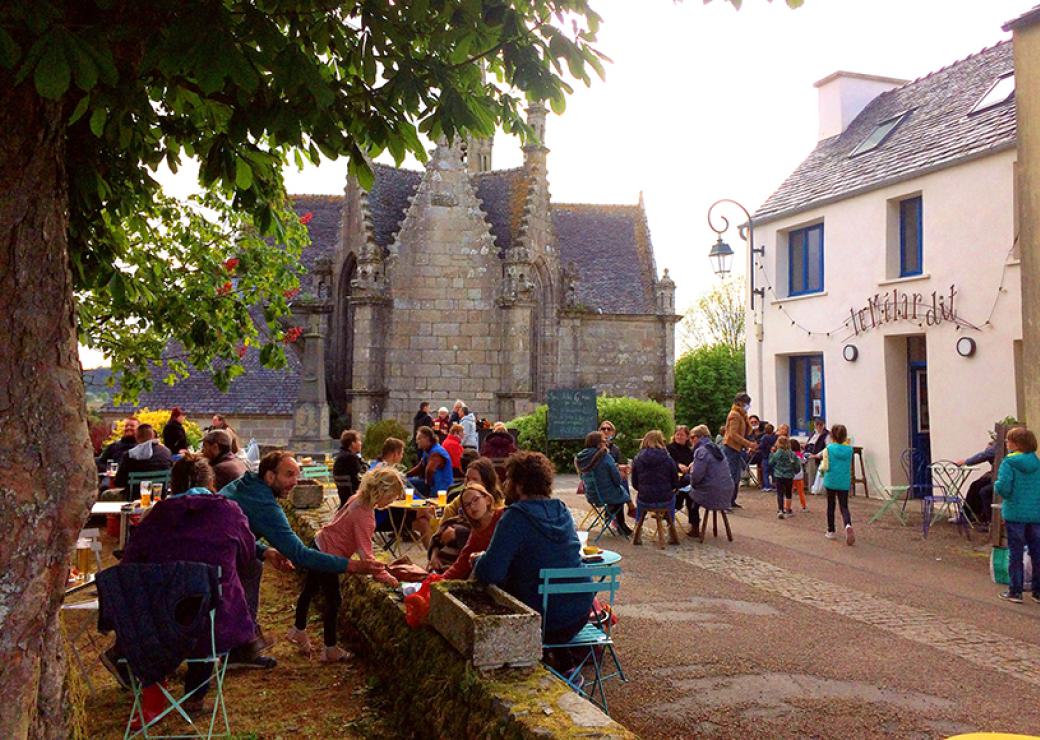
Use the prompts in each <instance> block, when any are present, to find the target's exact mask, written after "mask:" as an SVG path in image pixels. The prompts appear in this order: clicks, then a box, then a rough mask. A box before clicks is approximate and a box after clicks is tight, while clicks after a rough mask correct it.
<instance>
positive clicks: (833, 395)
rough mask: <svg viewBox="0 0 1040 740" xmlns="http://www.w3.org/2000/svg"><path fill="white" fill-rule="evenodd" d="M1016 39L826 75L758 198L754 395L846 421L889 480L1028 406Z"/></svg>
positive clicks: (765, 404) (802, 423) (796, 426)
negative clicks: (773, 186)
mask: <svg viewBox="0 0 1040 740" xmlns="http://www.w3.org/2000/svg"><path fill="white" fill-rule="evenodd" d="M1011 51H1012V49H1011V43H1010V42H1005V43H1001V44H998V45H997V46H994V47H991V48H989V49H986V50H984V51H982V52H980V53H978V54H976V55H974V56H971V57H969V58H967V59H964V60H962V61H959V62H956V63H954V64H952V65H950V66H948V67H946V68H944V69H942V70H939V71H938V72H935V73H933V74H931V75H928V76H927V77H924V78H921V79H919V80H915V81H913V82H907V83H904V82H903V81H901V80H892V79H888V78H879V77H874V76H867V75H858V74H851V73H847V72H837V73H835V74H833V75H831V76H829V77H827V78H825V79H823V80H820V82H818V83H816V87H817V88H818V89H819V104H820V132H819V143H818V144H817V146H816V148H815V150H814V151H813V152H812V153H811V154H810V155H809V156H808V157H807V158H806V159H805V161H803V162H802V164H801V165H800V166H799V167H798V168H797V169H796V170H795V171H794V172H793V173H792V174H791V175H790V176H789V177H788V178H787V179H786V180H785V181H784V183H783V184H782V185H781V186H780V188H779V189H778V190H777V191H776V192H775V193H773V195H771V196H770V197H769V198H768V199H767V200H766V202H765V203H764V204H763V205H762V206H761V207H760V208H759V209H758V211H757V212H756V213H755V215H754V226H755V234H754V236H755V246H756V247H757V246H765V256H764V257H758V258H756V261H757V267H756V272H755V279H756V282H757V284H758V286H759V287H761V286H765V299H764V301H760V302H759V303H758V305H759V308H758V310H757V316H756V318H755V321H752V322H749V326H750V327H751V331H750V333H749V337H748V352H747V357H748V368H747V369H748V388H749V391H750V393H751V394H752V395H753V396H754V395H755V394H756V392H757V394H758V397H756V398H755V399H754V403H753V407H754V409H756V410H757V411H759V412H760V413H761V415H762V417H763V418H766V419H769V420H770V421H774V420H775V421H777V422H787V423H789V424H790V425H791V427H792V430H794V433H804V432H806V431H808V428H809V424H810V419H811V418H812V417H814V416H824V417H825V418H826V420H827V423H828V425H831V424H835V423H841V424H845V425H846V426H847V427H848V428H849V433H850V434H851V435H852V437H853V438H854V440H855V443H856V444H857V445H862V446H863V447H864V452H865V456H866V458H867V464H868V465H873V466H874V467H875V468H876V469H877V470H878V472H879V473H880V477H881V479H882V480H883V481H885V482H888V481H890V480H895V481H901V480H905V477H904V474H903V472H902V468H901V465H900V455H901V453H902V452H903V450H905V449H907V448H908V447H910V446H911V445H913V446H914V447H915V448H918V449H922V450H924V451H926V452H927V453H928V454H929V455H930V458H931V459H933V460H938V459H957V458H962V457H966V456H967V455H969V454H971V453H973V452H976V451H977V450H979V449H981V448H982V447H983V446H984V445H985V443H986V441H987V439H988V437H987V431H988V430H992V429H993V424H994V422H996V421H997V420H999V419H1003V418H1004V417H1006V416H1008V415H1012V416H1018V415H1020V413H1021V410H1022V409H1023V406H1024V401H1023V398H1022V391H1021V386H1022V384H1021V380H1020V378H1021V372H1020V364H1021V356H1022V352H1021V350H1022V342H1021V338H1022V319H1021V313H1020V305H1021V304H1020V292H1021V290H1020V278H1019V264H1018V256H1017V249H1016V246H1017V245H1016V244H1015V235H1016V233H1017V229H1016V224H1015V215H1014V213H1015V208H1014V202H1015V185H1014V180H1015V158H1016V154H1015V104H1014V95H1013V92H1014V76H1013V60H1012V53H1011ZM756 324H760V326H756Z"/></svg>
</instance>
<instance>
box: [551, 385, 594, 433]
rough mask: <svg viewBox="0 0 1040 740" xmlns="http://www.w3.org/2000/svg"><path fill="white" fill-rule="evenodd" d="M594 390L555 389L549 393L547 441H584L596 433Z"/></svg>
mask: <svg viewBox="0 0 1040 740" xmlns="http://www.w3.org/2000/svg"><path fill="white" fill-rule="evenodd" d="M598 424H599V413H598V412H597V411H596V389H595V388H556V389H553V390H550V391H549V422H548V425H547V426H548V430H547V431H548V433H547V437H548V439H585V435H586V434H588V433H589V432H594V431H596V426H597V425H598Z"/></svg>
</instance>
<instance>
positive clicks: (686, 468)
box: [665, 424, 718, 532]
mask: <svg viewBox="0 0 1040 740" xmlns="http://www.w3.org/2000/svg"><path fill="white" fill-rule="evenodd" d="M716 444H718V442H716ZM665 449H666V450H668V456H669V457H671V458H672V459H673V460H674V461H675V464H676V466H678V468H679V476H680V477H679V490H678V491H677V492H676V494H675V508H676V509H680V508H682V507H683V505H685V506H686V516H687V517H688V518H689V520H690V525H691V530H690V531H691V532H692V531H693V529H692V527H694V526H696V524H697V517H698V516H699V513H698V511H697V504H695V503H693V499H692V498H690V494H689V491H690V475H689V473H690V466H691V465H692V464H693V446H692V445H691V444H690V430H689V429H688V428H687V427H686V425H684V424H678V425H677V426H676V427H675V433H674V434H673V435H672V441H671V442H669V443H668V446H667V447H665Z"/></svg>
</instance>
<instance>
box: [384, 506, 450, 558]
mask: <svg viewBox="0 0 1040 740" xmlns="http://www.w3.org/2000/svg"><path fill="white" fill-rule="evenodd" d="M386 508H387V509H396V510H398V511H401V512H409V511H422V510H423V509H428V508H433V510H434V513H435V515H439V513H440V512H442V511H444V507H443V506H438V504H437V499H436V498H416V499H412V500H404V499H399V500H397V501H394V502H392V503H391V504H389V505H388V506H387V507H386ZM390 523H391V524H392V526H393V528H394V542H393V546H392V547H391V548H388V549H390V552H391V554H393V555H394V556H396V557H401V556H402V555H403V554H404V547H403V545H404V533H405V532H406V531H407V530H408V517H407V516H403V515H402V516H401V517H400V521H397V522H395V521H394V517H393V516H391V517H390Z"/></svg>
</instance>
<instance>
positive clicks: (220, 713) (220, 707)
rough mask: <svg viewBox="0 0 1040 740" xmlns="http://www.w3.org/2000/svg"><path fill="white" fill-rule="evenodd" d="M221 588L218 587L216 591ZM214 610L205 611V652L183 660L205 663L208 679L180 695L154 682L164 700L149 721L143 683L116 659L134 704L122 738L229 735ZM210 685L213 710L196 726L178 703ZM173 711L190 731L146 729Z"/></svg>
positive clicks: (158, 739) (223, 660) (224, 660)
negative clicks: (165, 732) (136, 725)
mask: <svg viewBox="0 0 1040 740" xmlns="http://www.w3.org/2000/svg"><path fill="white" fill-rule="evenodd" d="M216 570H217V580H218V582H219V579H220V568H219V567H217V568H216ZM221 591H222V589H218V593H220V592H221ZM216 615H217V610H216V607H214V608H212V609H210V612H209V645H210V651H209V655H207V656H205V657H203V658H188V659H187V660H186V661H185V662H186V663H188V665H189V666H190V665H192V664H202V663H208V664H210V666H211V672H210V676H209V678H207V679H206V681H205V683H203V684H201V685H200V686H198V687H196V688H194V689H192V690H191V691H190V692H188V693H187V694H184V695H183V696H181V697H180V698H176V697H174V696H173V694H171V693H170V691H169V689H167V688H166V686H165V685H163V683H159V684H156V685H157V686H158V687H159V689H160V691H162V694H163V698H165V699H166V702H167V707H166V708H165V709H164V710H163V711H162V712H160V713H159V714H158V715H156V716H155V718H154V719H152V721H151V722H148V723H146V722H145V717H144V704H143V694H142V690H143V688H144V687H143V686H142V685H141V682H140V681H138V680H137V677H136V676H135V675H134V672H133V671H132V670H131V669H130V666H129V664H128V663H127V661H126V659H125V658H120V660H119V662H120V663H123V664H124V665H126V667H127V673H128V674H129V676H130V690H131V691H132V692H133V696H134V704H133V707H131V709H130V717H129V718H128V719H127V721H126V730H125V731H124V733H123V740H129V739H130V738H134V737H144V738H155V739H156V740H161V739H163V738H167V739H169V738H212V737H214V731H216V736H217V737H228V738H230V737H231V723H230V722H229V721H228V716H227V706H226V703H225V701H224V673H225V671H226V670H227V653H218V652H217V633H216V627H215V621H216ZM210 684H211V685H212V686H213V688H214V692H213V693H214V697H213V709H212V711H211V712H210V713H209V723H208V726H205V727H200V726H199V724H196V722H195V721H194V720H193V719H192V717H191V715H189V714H188V713H187V712H186V711H185V710H184V707H183V706H182V705H183V704H184V702H185V701H187V700H188V699H190V698H191V697H192V696H194V695H195V693H196V692H198V691H200V690H201V689H202V688H203V687H205V686H207V685H210ZM172 713H176V714H177V715H179V716H180V718H181V719H183V720H184V721H185V722H186V723H187V724H188V726H189V727H190V728H191V730H192V734H184V733H180V734H176V735H155V734H152V733H149V732H148V729H149V728H154V727H155V726H156V725H157V724H158V723H159V722H161V721H162V720H163V719H164V718H165V717H166V716H167V715H169V714H172ZM135 714H136V715H137V719H138V721H139V722H140V727H139V728H138V729H136V730H135V729H133V722H134V715H135ZM218 717H220V718H222V719H223V729H221V728H220V727H218V725H217V718H218ZM204 722H205V718H203V717H200V718H199V723H200V724H202V723H204Z"/></svg>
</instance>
